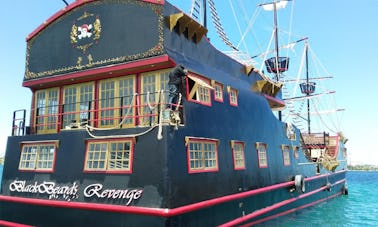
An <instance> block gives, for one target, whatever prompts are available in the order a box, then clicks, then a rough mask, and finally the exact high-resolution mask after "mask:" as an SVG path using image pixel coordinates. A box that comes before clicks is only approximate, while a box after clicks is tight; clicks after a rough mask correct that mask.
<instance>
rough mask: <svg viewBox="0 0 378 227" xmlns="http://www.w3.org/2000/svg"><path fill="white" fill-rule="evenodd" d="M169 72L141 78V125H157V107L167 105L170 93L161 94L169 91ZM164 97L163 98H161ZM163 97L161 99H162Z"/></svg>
mask: <svg viewBox="0 0 378 227" xmlns="http://www.w3.org/2000/svg"><path fill="white" fill-rule="evenodd" d="M168 75H169V71H167V70H165V71H157V72H149V73H144V74H142V77H141V83H142V84H141V88H142V89H141V109H140V110H141V115H142V116H141V117H140V124H141V125H151V124H155V123H157V119H158V118H157V116H158V109H159V108H156V107H157V105H158V104H159V102H160V103H166V100H167V96H168V92H166V93H164V95H162V94H161V92H160V91H161V90H164V91H168V90H169V89H168V80H169V76H168ZM161 95H162V96H161ZM160 96H161V97H160Z"/></svg>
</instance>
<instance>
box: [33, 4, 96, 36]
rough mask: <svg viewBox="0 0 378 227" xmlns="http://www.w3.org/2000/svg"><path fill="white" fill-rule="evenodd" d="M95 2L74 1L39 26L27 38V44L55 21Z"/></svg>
mask: <svg viewBox="0 0 378 227" xmlns="http://www.w3.org/2000/svg"><path fill="white" fill-rule="evenodd" d="M93 1H95V0H86V1H74V2H73V3H72V4H70V5H68V6H66V7H64V8H63V9H61V10H60V11H58V12H56V13H55V14H54V15H52V16H51V17H50V18H49V19H47V20H46V21H45V22H44V23H43V24H41V25H39V26H38V28H36V29H35V30H34V31H33V32H32V33H30V34H29V35H28V36H27V37H26V42H28V41H29V40H31V39H32V38H33V37H34V36H35V35H37V34H38V33H39V32H40V31H42V30H43V29H45V28H46V27H47V26H48V25H49V24H51V23H52V22H54V21H55V20H57V19H58V18H59V17H61V16H62V15H64V14H66V13H68V12H69V11H71V10H73V9H75V8H76V7H79V6H81V5H83V4H86V3H89V2H93Z"/></svg>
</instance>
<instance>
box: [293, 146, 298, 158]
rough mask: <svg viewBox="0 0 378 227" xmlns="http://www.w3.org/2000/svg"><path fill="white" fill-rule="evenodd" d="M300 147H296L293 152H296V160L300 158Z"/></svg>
mask: <svg viewBox="0 0 378 227" xmlns="http://www.w3.org/2000/svg"><path fill="white" fill-rule="evenodd" d="M298 151H299V147H297V146H295V147H293V152H294V158H296V159H298V158H299V153H298Z"/></svg>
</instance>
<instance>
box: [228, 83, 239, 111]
mask: <svg viewBox="0 0 378 227" xmlns="http://www.w3.org/2000/svg"><path fill="white" fill-rule="evenodd" d="M227 91H228V98H229V100H230V105H231V106H238V90H236V89H235V88H231V87H227Z"/></svg>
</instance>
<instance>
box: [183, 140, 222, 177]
mask: <svg viewBox="0 0 378 227" xmlns="http://www.w3.org/2000/svg"><path fill="white" fill-rule="evenodd" d="M185 140H186V146H187V154H188V169H189V173H198V172H215V171H218V140H215V139H203V138H193V137H186V138H185Z"/></svg>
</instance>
